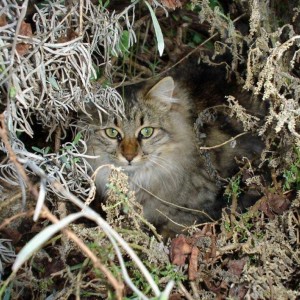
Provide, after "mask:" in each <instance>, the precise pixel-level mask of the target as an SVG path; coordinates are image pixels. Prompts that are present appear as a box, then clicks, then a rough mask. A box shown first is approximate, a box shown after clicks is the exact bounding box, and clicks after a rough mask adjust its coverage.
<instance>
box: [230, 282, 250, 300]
mask: <svg viewBox="0 0 300 300" xmlns="http://www.w3.org/2000/svg"><path fill="white" fill-rule="evenodd" d="M246 293H247V284H245V283H243V284H238V285H234V284H233V285H232V286H231V287H230V290H229V296H230V297H231V298H232V299H237V300H242V299H245V296H246Z"/></svg>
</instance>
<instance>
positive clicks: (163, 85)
mask: <svg viewBox="0 0 300 300" xmlns="http://www.w3.org/2000/svg"><path fill="white" fill-rule="evenodd" d="M174 88H175V84H174V80H173V78H172V77H170V76H168V77H165V78H163V79H162V80H160V81H159V82H158V83H156V84H155V85H154V86H153V87H152V88H151V90H150V91H149V92H148V93H147V95H146V98H147V99H154V100H156V101H157V100H158V101H160V102H163V103H164V104H165V105H166V106H168V107H170V106H171V104H172V103H174V102H176V101H175V99H174V98H173V93H174Z"/></svg>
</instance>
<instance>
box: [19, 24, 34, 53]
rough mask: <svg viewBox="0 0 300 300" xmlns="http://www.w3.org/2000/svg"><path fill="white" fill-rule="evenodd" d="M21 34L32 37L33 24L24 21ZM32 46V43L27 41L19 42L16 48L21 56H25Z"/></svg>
mask: <svg viewBox="0 0 300 300" xmlns="http://www.w3.org/2000/svg"><path fill="white" fill-rule="evenodd" d="M19 35H22V36H28V37H31V36H32V29H31V25H30V24H29V23H26V22H24V21H23V22H22V24H21V27H20V31H19ZM30 48H31V45H30V44H26V43H18V44H17V45H16V50H17V52H18V54H19V55H20V56H24V55H25V54H26V53H28V51H29V49H30Z"/></svg>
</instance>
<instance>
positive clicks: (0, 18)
mask: <svg viewBox="0 0 300 300" xmlns="http://www.w3.org/2000/svg"><path fill="white" fill-rule="evenodd" d="M6 24H7V20H6V15H5V14H2V15H1V16H0V27H3V26H5V25H6Z"/></svg>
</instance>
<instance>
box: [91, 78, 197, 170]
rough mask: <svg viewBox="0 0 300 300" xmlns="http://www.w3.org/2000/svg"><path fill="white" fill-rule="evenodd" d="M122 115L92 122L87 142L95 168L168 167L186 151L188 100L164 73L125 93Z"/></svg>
mask: <svg viewBox="0 0 300 300" xmlns="http://www.w3.org/2000/svg"><path fill="white" fill-rule="evenodd" d="M124 95H125V96H124V105H125V117H123V118H121V117H116V116H108V117H107V118H106V120H104V121H103V122H102V123H101V124H99V123H97V122H93V123H92V125H91V128H92V134H91V137H90V141H89V142H88V149H89V154H92V155H97V156H99V158H98V159H94V160H92V161H91V164H92V166H93V167H94V169H95V168H96V167H98V166H100V165H104V164H113V165H115V166H121V167H123V168H124V169H125V170H127V171H130V170H131V171H135V170H137V169H141V168H149V167H155V168H169V167H170V164H172V163H174V160H175V161H176V160H180V156H182V155H189V153H190V151H192V150H191V148H193V147H192V143H193V136H194V135H193V127H192V126H191V123H190V116H189V110H190V107H189V104H188V100H187V99H186V97H185V94H184V92H182V91H180V90H178V88H176V87H175V83H174V81H173V79H172V78H171V77H166V78H164V79H162V80H160V81H159V82H158V83H156V84H155V85H154V86H151V87H150V88H149V87H148V88H147V87H146V88H145V87H144V88H141V89H140V90H138V91H133V90H131V92H129V93H128V92H127V93H126V92H125V93H124Z"/></svg>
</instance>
